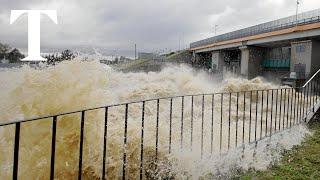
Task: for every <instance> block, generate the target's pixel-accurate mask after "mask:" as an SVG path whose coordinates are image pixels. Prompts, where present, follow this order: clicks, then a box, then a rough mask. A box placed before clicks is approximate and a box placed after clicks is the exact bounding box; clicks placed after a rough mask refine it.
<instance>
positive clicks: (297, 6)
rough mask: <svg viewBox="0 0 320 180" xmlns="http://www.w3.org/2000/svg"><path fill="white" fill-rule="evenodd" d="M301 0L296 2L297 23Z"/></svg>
mask: <svg viewBox="0 0 320 180" xmlns="http://www.w3.org/2000/svg"><path fill="white" fill-rule="evenodd" d="M299 4H300V2H299V0H297V4H296V25H298V10H299Z"/></svg>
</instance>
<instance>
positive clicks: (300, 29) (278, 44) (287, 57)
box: [189, 9, 320, 79]
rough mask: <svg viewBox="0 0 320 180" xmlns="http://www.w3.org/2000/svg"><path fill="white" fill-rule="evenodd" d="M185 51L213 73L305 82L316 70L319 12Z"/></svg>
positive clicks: (206, 41) (224, 36) (318, 62)
mask: <svg viewBox="0 0 320 180" xmlns="http://www.w3.org/2000/svg"><path fill="white" fill-rule="evenodd" d="M189 50H190V52H192V54H193V58H192V61H193V62H195V63H199V62H200V63H201V62H203V61H210V62H211V63H206V64H210V68H211V69H213V70H216V71H224V70H225V69H228V70H230V71H233V72H235V73H239V74H241V75H243V76H245V77H247V78H253V77H255V76H258V75H262V76H263V75H266V74H276V75H279V74H281V75H288V74H290V72H296V73H295V74H296V75H297V76H299V77H298V78H301V79H305V78H307V77H308V76H310V75H311V74H313V73H315V71H316V70H317V69H319V68H320V9H317V10H313V11H309V12H304V13H301V14H299V15H298V16H296V15H294V16H290V17H286V18H282V19H278V20H275V21H271V22H267V23H263V24H259V25H255V26H252V27H248V28H245V29H241V30H237V31H234V32H230V33H226V34H222V35H219V36H215V37H210V38H207V39H203V40H200V41H197V42H193V43H191V44H190V49H189ZM291 74H294V73H291Z"/></svg>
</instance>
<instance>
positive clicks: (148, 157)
mask: <svg viewBox="0 0 320 180" xmlns="http://www.w3.org/2000/svg"><path fill="white" fill-rule="evenodd" d="M319 80H320V79H319V77H318V75H317V74H316V75H315V76H314V77H312V79H311V80H310V81H309V82H308V83H307V84H306V85H305V86H303V87H298V88H279V89H261V90H249V91H241V92H224V93H212V94H198V95H184V96H175V97H168V98H157V99H149V100H144V101H136V102H130V103H123V104H117V105H108V106H103V107H97V108H92V109H86V110H81V111H75V112H69V113H63V114H57V115H52V116H47V117H41V118H34V119H28V120H21V121H12V122H8V123H1V124H0V129H1V128H9V127H12V126H15V131H14V139H13V142H14V143H13V145H14V147H13V161H12V169H11V170H10V171H11V172H12V178H13V179H17V178H18V175H19V177H28V174H23V175H22V174H19V167H20V166H19V165H20V161H19V155H21V153H25V151H20V148H21V143H20V142H21V138H24V137H25V136H21V129H22V127H21V126H22V125H23V124H25V123H32V122H37V121H40V120H46V121H47V120H49V121H50V122H51V123H52V124H51V137H43V138H51V140H50V142H51V147H50V149H51V151H50V154H51V155H50V163H48V164H47V165H46V166H49V172H50V173H48V175H47V177H48V178H49V177H50V179H54V177H55V175H56V176H57V174H56V173H57V171H55V169H56V168H57V165H56V164H57V159H56V152H57V151H56V148H57V139H58V137H59V133H57V130H59V128H58V127H59V126H58V123H59V121H63V117H65V116H70V115H77V116H73V119H76V121H78V122H79V124H80V125H79V129H78V130H76V131H78V132H79V136H77V137H79V141H77V143H78V144H77V147H78V148H77V150H78V152H70V153H71V154H73V155H74V154H77V162H78V163H77V164H76V165H75V166H76V167H74V169H75V170H74V171H75V172H74V173H73V176H76V177H77V178H78V179H81V178H84V177H89V178H90V179H91V178H97V179H99V178H101V179H106V178H122V179H126V178H128V179H131V178H140V179H145V178H147V177H152V173H156V172H157V167H159V166H160V165H158V164H157V163H158V162H161V161H168V159H166V156H167V155H170V154H171V153H177V152H178V153H179V152H183V151H193V152H197V153H198V154H199V158H204V157H207V156H210V155H219V154H222V153H227V152H228V151H229V150H230V149H234V148H237V147H243V146H245V145H248V144H250V143H257V142H258V141H259V140H261V139H264V138H266V137H270V136H272V135H273V134H275V133H278V132H280V131H282V130H284V129H288V128H291V127H292V126H295V125H297V124H300V123H304V122H307V121H308V115H309V114H310V113H312V112H314V111H315V110H317V104H318V102H319V93H320V83H319ZM93 111H99V112H100V113H101V112H103V115H102V117H100V118H102V119H101V121H99V123H101V124H99V126H100V127H103V128H102V129H100V130H102V131H101V132H100V131H99V132H97V133H98V134H101V137H102V138H101V139H90V140H89V141H87V142H92V141H93V140H94V141H99V142H95V143H98V144H99V145H98V146H100V147H101V151H99V153H98V154H96V155H97V157H98V156H99V157H101V160H100V161H99V162H100V163H101V164H100V165H98V166H96V168H93V170H92V169H91V170H90V171H93V172H94V175H92V174H91V175H92V176H91V175H90V174H89V175H88V173H84V166H86V164H85V163H84V162H83V160H84V158H86V157H87V158H88V154H87V153H90V152H86V153H84V148H85V144H84V140H85V139H86V138H88V137H86V135H88V133H89V135H90V133H91V132H87V134H86V133H85V131H98V130H97V129H92V128H89V127H88V124H86V123H89V122H90V119H92V118H95V117H96V114H94V115H93V116H92V115H89V114H90V112H93ZM100 115H101V114H100ZM131 123H132V124H131ZM118 125H119V128H114V126H118ZM119 139H121V140H120V141H121V143H120V144H119V143H118V144H116V143H114V141H115V140H118V142H120V141H119ZM86 146H88V147H89V148H90V146H91V144H90V143H89V144H86ZM133 146H135V148H133ZM1 148H9V147H1ZM130 148H131V149H130ZM115 149H118V150H119V151H117V153H116V155H115V154H114V153H113V151H114V150H115ZM137 149H138V150H137ZM64 151H69V149H64ZM70 151H71V150H70ZM38 153H39V152H38ZM32 155H34V154H32V153H31V154H28V156H30V158H32V157H31V156H32ZM113 156H118V157H113ZM129 158H130V160H129ZM115 160H118V162H121V163H120V165H119V164H118V165H114V164H112V161H115ZM44 166H45V165H44ZM97 167H98V168H97ZM29 168H31V167H29ZM147 169H148V171H147ZM150 169H152V170H151V171H150ZM1 171H3V170H1ZM86 171H87V168H86ZM109 173H110V174H109ZM111 174H112V175H111ZM115 175H116V176H115ZM90 176H91V177H90Z"/></svg>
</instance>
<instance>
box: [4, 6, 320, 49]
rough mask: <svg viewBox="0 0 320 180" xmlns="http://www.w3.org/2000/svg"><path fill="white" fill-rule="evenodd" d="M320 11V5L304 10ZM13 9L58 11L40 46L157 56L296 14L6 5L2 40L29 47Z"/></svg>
mask: <svg viewBox="0 0 320 180" xmlns="http://www.w3.org/2000/svg"><path fill="white" fill-rule="evenodd" d="M315 7H320V2H319V1H318V0H308V1H305V2H302V3H301V10H311V9H313V8H315ZM11 9H56V10H57V11H58V21H59V24H58V25H55V24H53V23H52V22H51V21H50V20H49V19H48V18H45V17H43V18H42V24H41V26H42V29H41V30H42V33H41V41H42V46H44V47H46V48H57V47H59V48H70V47H78V46H89V47H90V46H95V47H105V48H106V49H120V50H127V49H132V48H133V46H134V44H135V43H136V44H137V45H138V48H139V49H140V50H145V51H156V50H160V49H165V48H167V49H177V48H178V47H179V42H180V44H181V46H183V47H186V46H187V45H188V44H189V43H190V42H192V41H195V40H199V39H202V38H206V37H209V36H213V35H214V34H213V33H214V30H213V27H214V25H215V24H218V25H219V28H218V33H225V32H228V31H232V30H236V29H239V28H243V27H247V26H250V25H255V24H258V23H263V22H266V21H269V20H274V19H277V18H281V17H285V16H289V15H292V14H294V13H295V0H243V1H239V0H224V1H220V0H219V1H218V0H201V1H200V0H187V1H186V0H157V1H156V0H117V1H115V0H112V1H111V0H95V1H87V0H68V1H65V0H52V1H46V2H44V1H42V0H28V1H25V0H2V2H1V7H0V28H1V31H0V40H1V41H2V42H6V43H9V44H11V45H12V46H17V47H24V48H26V46H27V18H26V17H23V18H21V19H19V20H18V21H17V22H16V23H15V24H13V25H9V16H10V14H9V13H10V10H11Z"/></svg>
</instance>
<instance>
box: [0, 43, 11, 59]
mask: <svg viewBox="0 0 320 180" xmlns="http://www.w3.org/2000/svg"><path fill="white" fill-rule="evenodd" d="M9 50H10V46H8V45H7V44H2V43H0V60H1V59H4V58H7V54H8V52H9Z"/></svg>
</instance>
